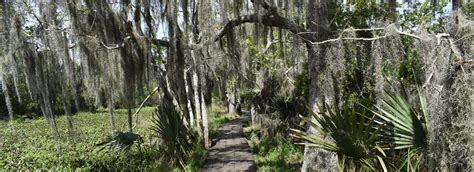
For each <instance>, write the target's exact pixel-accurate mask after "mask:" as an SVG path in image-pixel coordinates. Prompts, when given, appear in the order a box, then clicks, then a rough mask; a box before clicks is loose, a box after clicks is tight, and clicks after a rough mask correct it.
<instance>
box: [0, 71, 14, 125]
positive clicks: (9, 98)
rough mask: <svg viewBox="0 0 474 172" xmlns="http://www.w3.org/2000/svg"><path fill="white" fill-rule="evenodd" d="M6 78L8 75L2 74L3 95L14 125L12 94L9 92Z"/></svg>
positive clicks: (0, 77)
mask: <svg viewBox="0 0 474 172" xmlns="http://www.w3.org/2000/svg"><path fill="white" fill-rule="evenodd" d="M6 76H7V75H5V74H2V76H0V79H1V82H2V83H1V84H2V91H3V95H4V96H5V103H6V104H7V110H8V117H9V119H10V124H13V106H12V101H11V97H10V93H9V92H8V86H7V82H6Z"/></svg>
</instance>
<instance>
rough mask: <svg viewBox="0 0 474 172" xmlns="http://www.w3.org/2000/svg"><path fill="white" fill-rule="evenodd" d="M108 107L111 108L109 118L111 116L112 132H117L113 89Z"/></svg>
mask: <svg viewBox="0 0 474 172" xmlns="http://www.w3.org/2000/svg"><path fill="white" fill-rule="evenodd" d="M108 103H109V105H108V108H109V118H110V128H111V130H112V133H114V132H115V130H116V128H115V118H114V98H113V91H112V90H111V91H110V95H109V100H108Z"/></svg>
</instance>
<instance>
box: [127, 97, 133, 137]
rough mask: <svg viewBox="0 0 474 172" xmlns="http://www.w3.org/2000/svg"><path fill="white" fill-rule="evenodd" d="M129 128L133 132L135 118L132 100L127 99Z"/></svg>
mask: <svg viewBox="0 0 474 172" xmlns="http://www.w3.org/2000/svg"><path fill="white" fill-rule="evenodd" d="M127 114H128V115H127V117H128V118H127V124H128V125H127V128H128V132H130V133H131V132H133V119H132V102H130V101H129V100H128V101H127Z"/></svg>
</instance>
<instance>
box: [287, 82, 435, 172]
mask: <svg viewBox="0 0 474 172" xmlns="http://www.w3.org/2000/svg"><path fill="white" fill-rule="evenodd" d="M419 98H420V99H419V100H420V104H421V109H420V110H421V112H422V113H416V112H415V110H414V108H413V107H412V105H411V104H410V103H409V102H408V101H407V99H405V98H404V97H403V96H401V95H400V94H398V93H393V92H388V91H385V92H384V96H383V97H382V99H381V100H380V103H379V104H378V105H376V106H374V108H369V107H367V106H365V105H362V104H360V103H352V104H351V103H343V105H342V106H338V105H327V104H326V105H324V106H320V107H319V109H321V111H320V112H319V113H312V115H311V116H310V118H313V119H314V120H311V119H310V118H307V117H301V118H302V119H303V121H305V122H306V123H308V124H309V125H310V126H311V127H313V128H314V129H315V130H316V133H314V134H311V133H306V132H303V131H301V130H297V129H292V131H293V132H292V135H293V136H294V137H296V138H299V139H302V140H303V141H304V142H306V143H305V144H307V145H311V146H314V147H317V148H321V149H324V150H327V151H331V152H335V153H337V155H338V157H339V159H340V161H339V162H341V163H342V164H341V167H342V169H346V170H351V171H354V170H355V171H359V170H381V169H383V170H384V171H386V170H388V169H398V170H400V169H407V170H408V171H416V170H417V169H418V168H419V165H420V160H421V159H423V158H422V156H423V150H425V149H427V147H428V145H427V126H426V123H425V122H424V118H425V116H426V115H427V114H426V103H425V102H426V101H425V99H424V97H423V95H422V94H421V93H420V94H419ZM389 156H394V157H389ZM394 160H396V161H397V163H386V162H387V161H394ZM386 164H387V165H386Z"/></svg>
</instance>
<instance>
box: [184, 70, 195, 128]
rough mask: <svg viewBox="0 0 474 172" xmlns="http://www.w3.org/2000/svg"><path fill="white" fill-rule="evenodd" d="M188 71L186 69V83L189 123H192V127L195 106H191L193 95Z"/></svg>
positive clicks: (191, 124)
mask: <svg viewBox="0 0 474 172" xmlns="http://www.w3.org/2000/svg"><path fill="white" fill-rule="evenodd" d="M187 78H188V77H187V72H186V71H184V84H185V88H186V98H187V99H186V100H187V101H186V105H187V106H188V109H189V111H188V112H189V123H190V126H191V127H192V128H194V113H193V108H192V106H191V103H192V101H191V99H192V95H191V90H190V87H189V82H188V79H187Z"/></svg>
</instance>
